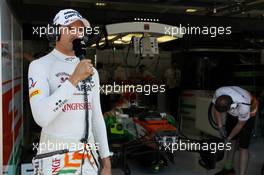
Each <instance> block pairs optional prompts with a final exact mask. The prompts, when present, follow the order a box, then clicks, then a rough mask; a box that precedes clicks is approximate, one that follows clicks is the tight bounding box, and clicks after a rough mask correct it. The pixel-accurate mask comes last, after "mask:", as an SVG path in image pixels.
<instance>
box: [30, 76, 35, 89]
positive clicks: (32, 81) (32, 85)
mask: <svg viewBox="0 0 264 175" xmlns="http://www.w3.org/2000/svg"><path fill="white" fill-rule="evenodd" d="M28 84H29V89H31V88H34V87H35V86H36V84H37V81H34V80H33V78H29V79H28Z"/></svg>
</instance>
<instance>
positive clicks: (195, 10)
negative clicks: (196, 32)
mask: <svg viewBox="0 0 264 175" xmlns="http://www.w3.org/2000/svg"><path fill="white" fill-rule="evenodd" d="M194 12H197V9H191V8H190V9H186V13H194Z"/></svg>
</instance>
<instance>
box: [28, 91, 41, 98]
mask: <svg viewBox="0 0 264 175" xmlns="http://www.w3.org/2000/svg"><path fill="white" fill-rule="evenodd" d="M38 94H41V91H40V89H36V90H34V91H33V92H31V93H30V94H29V99H31V98H32V97H34V96H36V95H38Z"/></svg>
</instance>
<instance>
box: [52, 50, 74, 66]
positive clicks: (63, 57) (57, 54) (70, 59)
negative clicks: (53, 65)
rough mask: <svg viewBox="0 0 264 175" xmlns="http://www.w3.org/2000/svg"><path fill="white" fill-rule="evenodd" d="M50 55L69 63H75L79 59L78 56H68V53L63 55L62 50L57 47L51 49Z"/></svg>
mask: <svg viewBox="0 0 264 175" xmlns="http://www.w3.org/2000/svg"><path fill="white" fill-rule="evenodd" d="M51 53H52V55H54V56H55V57H56V58H58V59H60V60H62V61H65V62H69V63H76V62H78V61H79V58H78V57H76V56H69V55H65V54H63V53H62V52H60V51H58V50H57V49H53V51H52V52H51Z"/></svg>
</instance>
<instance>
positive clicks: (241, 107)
mask: <svg viewBox="0 0 264 175" xmlns="http://www.w3.org/2000/svg"><path fill="white" fill-rule="evenodd" d="M221 95H229V96H231V98H232V100H233V102H234V103H236V104H237V108H235V109H230V110H229V111H228V113H229V114H231V115H233V116H237V117H238V119H239V120H240V121H247V120H248V119H249V118H250V105H246V104H250V103H251V95H250V93H249V92H248V91H246V90H244V89H242V88H240V87H237V86H226V87H221V88H219V89H217V90H216V92H215V94H214V97H213V100H212V102H213V103H214V104H215V101H216V99H217V98H218V97H219V96H221ZM242 103H245V104H242Z"/></svg>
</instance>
